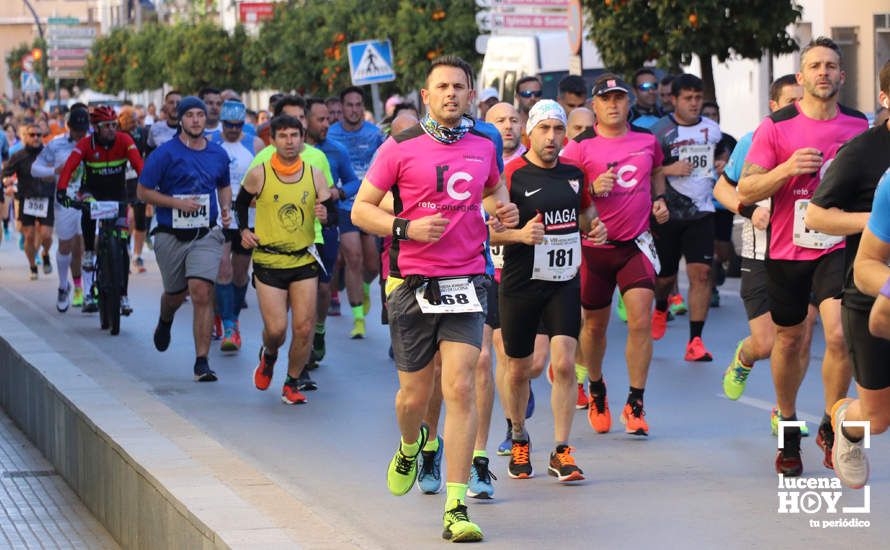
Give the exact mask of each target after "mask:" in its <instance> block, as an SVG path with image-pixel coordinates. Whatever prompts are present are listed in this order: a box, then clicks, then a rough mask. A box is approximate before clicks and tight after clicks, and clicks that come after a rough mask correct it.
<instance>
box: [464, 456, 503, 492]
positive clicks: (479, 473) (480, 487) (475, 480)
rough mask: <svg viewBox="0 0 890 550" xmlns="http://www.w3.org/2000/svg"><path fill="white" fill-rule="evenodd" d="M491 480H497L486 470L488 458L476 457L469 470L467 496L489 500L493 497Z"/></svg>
mask: <svg viewBox="0 0 890 550" xmlns="http://www.w3.org/2000/svg"><path fill="white" fill-rule="evenodd" d="M492 479H497V477H495V475H494V474H493V473H491V470H489V469H488V457H485V456H477V457H476V458H474V459H473V467H472V468H470V481H469V483H468V484H467V496H468V497H470V498H480V499H489V498H492V497H494V485H493V484H492V483H491V480H492Z"/></svg>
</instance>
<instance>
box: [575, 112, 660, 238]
mask: <svg viewBox="0 0 890 550" xmlns="http://www.w3.org/2000/svg"><path fill="white" fill-rule="evenodd" d="M562 158H563V159H568V160H570V161H572V162H573V163H574V164H577V165H578V166H580V167H581V168H582V169H583V170H584V174H585V175H586V176H587V181H588V185H587V186H586V188H585V194H586V195H587V196H588V197H590V198H592V199H593V204H594V205H595V206H596V209H597V211H598V212H599V217H600V221H602V222H603V224H604V225H605V226H606V230H607V231H608V232H609V240H610V241H631V240H633V239H635V238H637V237H638V236H639V235H640V234H641V233H643V232H644V231H646V230H648V229H649V215H650V214H651V213H652V183H651V179H650V178H651V176H652V169H653V168H654V167H658V166H661V163H662V162H663V160H664V156H663V153H662V152H661V147H659V145H658V141H657V140H656V139H655V136H653V135H652V134H650V133H649V132H647V131H644V130H641V129H639V128H635V127H631V128H629V129H628V132H627V133H626V134H624V135H623V136H621V137H618V138H607V137H604V136H601V135H598V134H596V128H594V129H593V130H588V131H586V132H582V133H581V134H579V135H578V136H576V137H575V138H574V139H573V140H572V141H570V142H569V144H568V146H566V148H565V151H564V152H563V154H562ZM610 165H612V166H614V170H615V173H616V174H617V176H618V179H617V181H616V183H615V187H613V188H612V191H611V192H609V193H607V194H606V195H604V196H600V195H594V194H593V182H594V181H595V180H596V178H597V177H598V176H599V175H600V174H602V173H603V172H606V171H607V170H608V169H609V166H610ZM582 244H584V245H585V246H595V245H594V244H593V243H592V242H590V241H588V240H586V239H584V240H583V241H582ZM602 246H605V247H609V248H611V246H612V245H608V244H606V245H602Z"/></svg>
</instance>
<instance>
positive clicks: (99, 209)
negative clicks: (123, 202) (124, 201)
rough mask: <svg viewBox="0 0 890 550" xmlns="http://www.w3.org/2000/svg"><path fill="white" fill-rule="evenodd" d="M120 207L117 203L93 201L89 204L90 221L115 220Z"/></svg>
mask: <svg viewBox="0 0 890 550" xmlns="http://www.w3.org/2000/svg"><path fill="white" fill-rule="evenodd" d="M119 211H120V207H119V206H118V204H117V201H94V202H91V203H90V219H93V220H109V219H111V218H117V214H118V212H119Z"/></svg>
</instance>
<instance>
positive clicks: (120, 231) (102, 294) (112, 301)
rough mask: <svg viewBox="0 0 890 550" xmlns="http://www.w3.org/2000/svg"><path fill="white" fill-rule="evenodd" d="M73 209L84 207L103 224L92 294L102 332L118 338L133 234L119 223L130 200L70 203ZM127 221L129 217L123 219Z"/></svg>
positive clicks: (98, 237) (100, 226)
mask: <svg viewBox="0 0 890 550" xmlns="http://www.w3.org/2000/svg"><path fill="white" fill-rule="evenodd" d="M68 202H69V206H70V207H72V208H80V209H82V210H83V211H84V213H85V214H86V215H88V216H90V217H91V218H92V219H94V220H98V222H99V232H98V236H97V237H96V259H95V273H96V275H95V277H94V279H93V286H92V288H90V292H91V293H93V296H95V297H96V299H97V301H98V306H99V323H100V326H101V328H102V330H109V329H110V332H111V335H112V336H116V335H118V334H119V333H120V330H121V290H122V289H123V284H124V278H125V277H126V276H127V272H128V270H129V269H130V266H129V263H130V261H129V258H128V253H127V240H128V238H129V235H128V234H129V231H128V229H127V228H126V227H118V225H117V221H118V219H119V218H121V217H122V216H120V213H121V210H122V208H123V209H124V212H125V211H126V210H125V208H126V207H127V206H128V205H129V203H128V202H126V201H97V200H87V201H82V200H70V201H68ZM123 218H124V219H126V214H124V216H123Z"/></svg>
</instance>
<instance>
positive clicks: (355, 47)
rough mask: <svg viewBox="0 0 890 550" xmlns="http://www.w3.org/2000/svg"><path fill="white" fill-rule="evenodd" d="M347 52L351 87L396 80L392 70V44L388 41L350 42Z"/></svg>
mask: <svg viewBox="0 0 890 550" xmlns="http://www.w3.org/2000/svg"><path fill="white" fill-rule="evenodd" d="M347 51H348V52H349V74H350V76H351V77H352V84H353V85H355V86H364V85H365V84H378V83H380V82H390V81H392V80H395V79H396V72H395V70H393V68H392V66H393V55H392V44H390V42H389V40H364V41H362V42H351V43H350V44H349V46H348V48H347Z"/></svg>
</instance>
